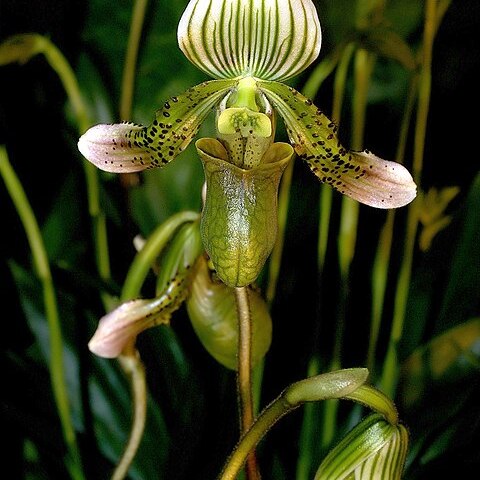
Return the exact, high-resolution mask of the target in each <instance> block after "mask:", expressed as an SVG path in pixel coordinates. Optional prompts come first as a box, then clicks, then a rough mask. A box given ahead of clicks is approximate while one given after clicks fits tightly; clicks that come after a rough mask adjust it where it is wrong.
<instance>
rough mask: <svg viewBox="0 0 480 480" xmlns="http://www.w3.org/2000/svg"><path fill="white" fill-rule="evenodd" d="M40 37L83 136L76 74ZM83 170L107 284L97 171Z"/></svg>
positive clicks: (89, 166)
mask: <svg viewBox="0 0 480 480" xmlns="http://www.w3.org/2000/svg"><path fill="white" fill-rule="evenodd" d="M40 38H41V40H39V41H41V42H42V52H43V54H44V55H45V58H46V59H47V61H48V63H49V65H50V66H51V67H52V69H53V70H55V72H56V73H57V75H58V77H59V78H60V81H61V82H62V85H63V87H64V89H65V92H66V93H67V97H68V99H69V101H70V104H71V105H72V109H73V113H74V116H75V119H76V122H77V125H78V129H79V132H80V133H83V132H85V131H86V130H87V129H88V128H89V127H90V120H89V118H88V113H87V107H86V105H85V103H84V101H83V98H82V95H81V92H80V87H79V85H78V82H77V79H76V77H75V73H74V72H73V70H72V67H71V66H70V64H69V63H68V62H67V60H66V58H65V57H64V56H63V54H62V52H61V51H60V50H59V49H58V48H57V47H56V46H55V45H54V44H53V43H51V42H50V41H49V40H47V39H46V38H44V37H40ZM83 168H84V174H85V179H86V186H87V197H88V212H89V214H90V217H91V219H92V228H93V241H94V244H95V255H96V259H95V260H96V265H97V270H98V273H99V276H100V278H101V279H102V280H103V281H105V282H108V281H109V280H110V278H111V270H110V255H109V251H108V239H107V238H108V237H107V225H106V217H105V213H104V212H103V211H102V208H101V206H100V185H99V177H98V170H97V168H96V167H95V166H94V165H92V164H91V163H90V162H87V161H86V160H85V161H84V162H83ZM103 300H104V303H105V304H108V297H106V296H105V295H103Z"/></svg>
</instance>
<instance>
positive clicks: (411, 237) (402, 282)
mask: <svg viewBox="0 0 480 480" xmlns="http://www.w3.org/2000/svg"><path fill="white" fill-rule="evenodd" d="M449 4H450V0H444V1H440V2H438V1H437V0H428V1H427V3H426V8H425V24H424V33H423V47H422V51H421V55H422V57H421V59H422V62H421V70H420V76H419V85H418V87H419V90H418V106H417V118H416V125H415V137H414V152H413V179H414V180H415V182H416V183H417V185H418V186H420V185H421V174H422V168H423V155H424V149H425V138H426V131H427V119H428V111H429V107H430V94H431V82H432V54H433V42H434V39H435V34H436V32H437V30H438V27H439V25H440V22H441V20H442V19H443V15H444V14H445V12H446V10H447V8H448V5H449ZM421 204H422V195H421V194H419V198H418V199H417V200H416V201H414V202H413V203H411V204H410V206H409V209H408V217H407V232H406V239H405V248H404V253H403V261H402V264H401V266H400V272H399V277H398V283H397V289H396V292H395V300H394V313H393V321H392V328H391V331H390V339H389V344H388V350H387V354H386V357H385V361H384V365H383V371H382V378H381V385H382V389H383V391H384V392H385V393H386V394H387V395H389V396H391V397H393V396H394V394H395V390H396V385H397V379H398V364H399V362H398V351H397V349H398V343H399V341H400V339H401V337H402V333H403V327H404V322H405V313H406V310H407V302H408V292H409V287H410V280H411V275H412V264H413V255H414V250H415V241H416V234H417V228H418V215H419V208H420V206H421Z"/></svg>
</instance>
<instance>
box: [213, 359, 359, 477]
mask: <svg viewBox="0 0 480 480" xmlns="http://www.w3.org/2000/svg"><path fill="white" fill-rule="evenodd" d="M367 376H368V371H367V370H366V369H364V368H352V369H346V370H341V371H338V372H330V373H326V374H323V375H317V376H315V377H311V378H307V379H304V380H301V381H299V382H295V383H293V384H292V385H290V386H289V387H287V388H286V389H285V390H284V391H283V392H282V393H281V394H280V395H279V396H278V397H277V399H276V400H274V401H273V402H272V403H271V404H270V405H269V406H268V407H266V408H265V409H264V410H263V412H262V413H261V414H260V415H259V416H258V417H257V419H256V420H255V422H254V423H253V425H252V426H251V428H250V429H249V430H248V431H247V432H246V433H245V435H244V436H243V437H242V438H241V440H240V442H239V444H238V445H237V446H236V447H235V450H234V451H233V453H232V455H231V456H230V458H229V459H228V460H227V463H226V464H225V466H224V468H223V471H222V473H221V474H220V476H219V480H233V479H235V478H237V475H238V473H239V472H240V470H241V468H242V466H243V464H244V463H245V460H246V459H247V456H248V454H249V452H250V451H252V450H253V449H254V448H255V447H256V446H257V445H258V443H259V442H260V440H261V439H262V438H263V437H264V436H265V434H266V433H267V432H268V431H269V430H270V429H271V428H272V427H273V425H275V423H277V422H278V420H280V419H281V418H282V417H283V416H284V415H286V414H287V413H289V412H291V411H292V410H294V409H295V408H297V407H299V406H300V405H302V404H304V403H305V402H318V401H321V400H328V399H333V398H335V399H338V398H342V397H345V396H346V395H352V394H354V392H355V390H357V389H358V388H359V387H360V386H361V385H363V384H364V383H365V380H366V379H367Z"/></svg>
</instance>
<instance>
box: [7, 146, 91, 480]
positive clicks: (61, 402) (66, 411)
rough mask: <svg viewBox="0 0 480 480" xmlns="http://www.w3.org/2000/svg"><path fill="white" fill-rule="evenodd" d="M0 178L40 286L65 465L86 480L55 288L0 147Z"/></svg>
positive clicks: (35, 228) (36, 231)
mask: <svg viewBox="0 0 480 480" xmlns="http://www.w3.org/2000/svg"><path fill="white" fill-rule="evenodd" d="M0 174H1V175H2V177H3V180H4V182H5V185H6V187H7V190H8V193H9V195H10V197H11V199H12V201H13V203H14V205H15V208H16V210H17V213H18V216H19V217H20V220H21V222H22V224H23V227H24V229H25V233H26V235H27V239H28V243H29V245H30V249H31V251H32V256H33V263H34V267H35V270H36V272H37V275H38V278H39V279H40V282H41V283H42V288H43V300H44V305H45V316H46V318H47V322H48V328H49V334H50V359H49V371H50V379H51V383H52V389H53V395H54V398H55V403H56V405H57V410H58V414H59V417H60V422H61V425H62V430H63V436H64V439H65V442H66V444H67V448H68V452H69V456H70V458H69V462H67V465H68V467H69V470H70V474H71V476H72V478H74V479H78V480H80V479H83V478H85V477H84V475H83V468H82V464H81V457H80V452H79V449H78V445H77V440H76V435H75V429H74V427H73V423H72V417H71V412H70V405H69V400H68V391H67V386H66V382H65V366H64V360H63V339H62V330H61V327H60V320H59V314H58V307H57V300H56V294H55V287H54V284H53V279H52V275H51V271H50V265H49V262H48V257H47V253H46V250H45V245H44V243H43V239H42V235H41V232H40V228H39V226H38V223H37V220H36V218H35V215H34V213H33V210H32V207H31V205H30V203H29V201H28V198H27V196H26V194H25V191H24V190H23V187H22V185H21V183H20V181H19V179H18V177H17V176H16V174H15V171H14V170H13V168H12V166H11V164H10V162H9V160H8V156H7V152H6V150H5V148H4V147H3V146H1V147H0Z"/></svg>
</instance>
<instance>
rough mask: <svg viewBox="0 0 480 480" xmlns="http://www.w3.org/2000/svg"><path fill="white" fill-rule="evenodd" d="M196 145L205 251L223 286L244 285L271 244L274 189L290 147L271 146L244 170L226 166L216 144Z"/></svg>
mask: <svg viewBox="0 0 480 480" xmlns="http://www.w3.org/2000/svg"><path fill="white" fill-rule="evenodd" d="M196 146H197V151H198V153H199V155H200V158H201V159H202V162H203V168H204V171H205V179H206V182H207V194H206V200H205V205H204V208H203V212H202V219H201V233H202V240H203V244H204V247H205V250H206V251H207V253H208V254H209V256H210V258H211V260H212V262H213V265H214V267H215V269H216V271H217V273H218V276H219V278H220V279H221V280H222V281H223V282H224V283H225V284H227V285H229V286H231V287H243V286H245V285H249V284H251V283H253V282H254V281H255V280H256V279H257V277H258V275H259V273H260V271H261V269H262V268H263V265H264V264H265V261H266V259H267V257H268V255H270V252H271V251H272V248H273V246H274V244H275V238H276V235H277V195H278V185H279V182H280V178H281V176H282V173H283V171H284V170H285V167H286V166H287V163H288V162H289V160H290V159H291V157H292V155H293V148H292V147H291V146H290V145H288V144H286V143H274V144H272V145H271V146H270V147H269V148H268V150H267V151H266V152H265V154H264V155H263V158H262V161H261V163H260V164H259V165H258V166H256V167H254V168H251V169H249V170H245V169H242V168H239V167H237V166H236V165H233V164H231V163H229V161H228V155H227V151H226V150H225V148H224V147H223V145H222V144H221V143H220V142H219V141H218V140H214V139H211V138H202V139H200V140H198V141H197V143H196Z"/></svg>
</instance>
